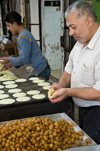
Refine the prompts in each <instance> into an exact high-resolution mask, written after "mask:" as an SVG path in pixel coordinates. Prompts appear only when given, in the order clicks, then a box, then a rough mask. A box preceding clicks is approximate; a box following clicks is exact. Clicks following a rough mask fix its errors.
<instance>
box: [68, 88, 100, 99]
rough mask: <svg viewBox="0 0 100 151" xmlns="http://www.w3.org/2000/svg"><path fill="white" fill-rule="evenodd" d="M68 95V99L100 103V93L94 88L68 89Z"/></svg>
mask: <svg viewBox="0 0 100 151" xmlns="http://www.w3.org/2000/svg"><path fill="white" fill-rule="evenodd" d="M66 94H67V96H68V97H69V96H71V97H77V98H80V99H84V100H96V101H100V91H98V90H96V89H94V88H68V89H66Z"/></svg>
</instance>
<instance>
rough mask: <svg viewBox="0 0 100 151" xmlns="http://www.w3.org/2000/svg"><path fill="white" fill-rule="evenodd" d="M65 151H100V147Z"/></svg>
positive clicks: (94, 146)
mask: <svg viewBox="0 0 100 151" xmlns="http://www.w3.org/2000/svg"><path fill="white" fill-rule="evenodd" d="M64 151H100V145H93V146H85V147H79V148H72V149H67V150H64Z"/></svg>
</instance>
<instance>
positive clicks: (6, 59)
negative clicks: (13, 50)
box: [0, 57, 10, 64]
mask: <svg viewBox="0 0 100 151" xmlns="http://www.w3.org/2000/svg"><path fill="white" fill-rule="evenodd" d="M9 61H10V57H3V58H0V63H2V64H7V63H8V62H9Z"/></svg>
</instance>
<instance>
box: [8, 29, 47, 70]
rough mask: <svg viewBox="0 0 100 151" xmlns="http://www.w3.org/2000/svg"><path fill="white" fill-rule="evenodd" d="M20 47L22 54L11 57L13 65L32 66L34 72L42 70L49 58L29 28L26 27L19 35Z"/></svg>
mask: <svg viewBox="0 0 100 151" xmlns="http://www.w3.org/2000/svg"><path fill="white" fill-rule="evenodd" d="M18 48H19V51H20V56H18V57H11V58H10V62H11V64H12V66H21V65H25V66H26V67H28V66H29V67H32V69H33V70H32V73H38V72H41V70H42V69H43V68H44V66H45V63H46V62H47V59H46V58H45V57H44V56H43V55H42V52H41V50H40V47H39V46H38V44H37V42H36V40H35V38H34V37H33V35H32V34H31V33H30V32H29V31H28V30H27V29H24V30H23V31H22V33H21V34H20V35H19V37H18Z"/></svg>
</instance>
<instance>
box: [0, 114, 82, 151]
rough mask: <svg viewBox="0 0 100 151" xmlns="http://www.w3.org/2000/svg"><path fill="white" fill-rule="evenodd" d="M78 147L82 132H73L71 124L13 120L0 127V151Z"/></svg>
mask: <svg viewBox="0 0 100 151" xmlns="http://www.w3.org/2000/svg"><path fill="white" fill-rule="evenodd" d="M76 139H77V140H78V142H77V143H76V145H78V146H80V145H81V143H80V141H81V140H83V136H82V131H78V132H74V127H73V123H68V122H67V121H64V120H62V119H61V120H58V121H53V120H50V119H49V117H46V118H43V117H34V118H27V119H24V120H15V121H12V122H10V123H6V124H3V125H1V126H0V151H61V150H65V149H67V148H71V147H72V144H74V143H75V140H76Z"/></svg>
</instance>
